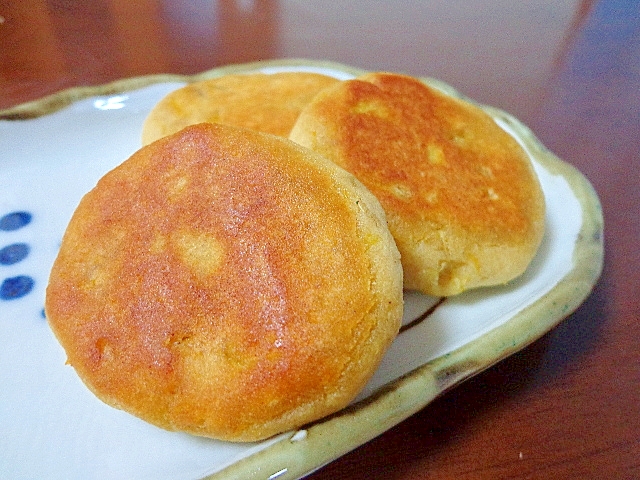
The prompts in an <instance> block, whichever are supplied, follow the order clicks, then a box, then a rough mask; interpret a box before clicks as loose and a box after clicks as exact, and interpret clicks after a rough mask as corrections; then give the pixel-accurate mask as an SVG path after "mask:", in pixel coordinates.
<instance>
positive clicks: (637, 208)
mask: <svg viewBox="0 0 640 480" xmlns="http://www.w3.org/2000/svg"><path fill="white" fill-rule="evenodd" d="M0 17H1V18H0V109H2V108H7V107H10V106H13V105H16V104H19V103H22V102H26V101H29V100H33V99H36V98H39V97H41V96H44V95H47V94H50V93H53V92H56V91H58V90H60V89H64V88H67V87H71V86H77V85H95V84H100V83H105V82H108V81H111V80H114V79H118V78H123V77H129V76H137V75H144V74H149V73H196V72H199V71H203V70H206V69H210V68H213V67H215V66H218V65H223V64H227V63H241V62H246V61H251V60H258V59H269V58H284V57H298V58H300V57H304V58H313V59H327V60H333V61H337V62H342V63H347V64H351V65H353V66H357V67H361V68H365V69H370V70H393V71H401V72H406V73H410V74H415V75H427V76H433V77H436V78H440V79H442V80H444V81H446V82H448V83H450V84H451V85H453V86H455V87H456V88H458V89H459V90H461V91H462V92H463V93H465V94H467V95H469V96H471V97H473V98H475V99H477V100H479V101H481V102H484V103H488V104H491V105H494V106H497V107H500V108H503V109H505V110H507V111H509V112H510V113H512V114H514V115H515V116H517V117H518V118H519V119H520V120H522V121H523V122H524V123H526V124H527V125H529V126H530V127H531V128H532V129H533V130H534V132H535V133H536V134H537V135H538V137H539V138H540V139H541V140H542V142H543V143H544V144H545V145H546V146H547V147H549V148H550V149H551V150H553V151H554V152H555V153H556V154H558V155H559V156H560V157H562V158H563V159H564V160H566V161H567V162H569V163H571V164H573V165H574V166H576V167H577V168H578V169H579V170H580V171H582V172H583V173H584V174H585V175H586V176H587V177H588V178H589V180H590V181H591V182H592V183H593V185H594V187H595V188H596V190H597V192H598V194H599V196H600V199H601V201H602V205H603V209H604V217H605V239H606V240H605V245H606V254H605V255H606V258H605V267H604V272H603V275H602V277H601V279H600V281H599V282H598V284H597V285H596V287H595V289H594V291H593V293H592V294H591V296H590V297H589V298H588V299H587V300H586V301H585V303H584V304H583V305H582V306H581V307H580V308H579V309H578V310H577V311H576V312H575V313H573V314H572V315H570V316H569V317H568V318H567V319H566V320H565V321H564V322H563V323H561V324H560V325H559V326H558V327H557V328H555V329H554V330H552V331H551V332H549V333H548V334H547V335H545V336H544V337H543V338H542V339H540V340H539V341H537V342H535V343H534V344H533V345H531V346H529V347H528V348H526V349H524V350H522V351H521V352H519V353H517V354H515V355H513V356H512V357H510V358H508V359H506V360H504V361H503V362H501V363H500V364H498V365H496V366H495V367H493V368H491V369H489V370H488V371H486V372H484V373H482V374H480V375H478V376H477V377H475V378H473V379H471V380H470V381H468V382H466V383H464V384H463V385H461V386H460V387H458V388H456V389H454V390H453V391H451V392H449V393H447V394H446V395H444V396H443V397H441V398H439V399H438V400H436V401H435V402H434V403H433V404H431V405H429V406H428V407H426V408H425V409H423V410H422V411H420V412H419V413H417V414H416V415H414V416H412V417H411V418H409V419H407V420H406V421H404V422H403V423H401V424H400V425H398V426H397V427H395V428H393V429H391V430H390V431H388V432H386V433H385V434H383V435H382V436H380V437H378V438H376V439H374V440H373V441H371V442H369V443H368V444H366V445H363V446H362V447H360V448H358V449H356V450H355V451H353V452H351V453H350V454H348V455H345V456H344V457H343V458H341V459H339V460H337V461H335V462H333V463H332V464H330V465H328V466H326V467H325V468H323V469H321V470H320V471H318V472H316V473H315V474H313V475H312V476H311V478H313V479H314V480H321V479H347V478H348V479H367V480H370V479H371V478H389V479H403V480H404V479H424V478H438V479H446V478H455V479H457V480H466V479H482V478H505V479H506V478H508V479H531V478H553V479H561V478H562V479H574V478H581V479H585V478H594V479H610V478H616V479H617V478H620V479H634V478H640V347H639V346H638V345H639V341H638V339H640V322H639V319H640V273H639V272H640V253H639V252H640V250H639V241H640V173H638V170H639V169H640V4H639V3H638V2H637V1H633V0H632V1H625V0H609V1H604V0H601V1H577V0H576V1H569V2H556V1H552V0H546V1H542V0H538V1H533V2H512V1H506V0H500V1H489V0H475V1H462V0H456V1H451V2H441V1H430V2H365V1H357V2H348V3H346V4H343V3H341V2H327V1H324V2H277V1H269V0H263V1H260V0H255V1H237V2H230V1H218V2H213V1H212V2H205V1H198V2H189V1H187V0H184V1H178V0H176V1H152V0H143V1H137V2H130V1H128V0H95V1H92V2H73V1H68V0H49V1H43V0H21V1H11V0H0ZM2 155H3V154H0V162H1V161H2Z"/></svg>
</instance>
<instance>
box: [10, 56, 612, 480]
mask: <svg viewBox="0 0 640 480" xmlns="http://www.w3.org/2000/svg"><path fill="white" fill-rule="evenodd" d="M257 70H259V71H263V72H266V73H272V72H277V71H283V70H302V71H315V72H319V73H324V74H327V75H332V76H335V77H337V78H340V79H347V78H352V77H353V76H356V75H358V74H360V73H363V72H361V71H360V70H357V69H354V68H351V67H348V66H345V65H339V64H334V63H328V62H314V61H309V60H288V61H268V62H257V63H252V64H245V65H233V66H228V67H223V68H218V69H214V70H211V71H208V72H204V73H202V74H199V75H194V76H191V77H183V76H174V75H157V76H150V77H140V78H134V79H127V80H122V81H118V82H114V83H112V84H109V85H102V86H98V87H83V88H75V89H70V90H65V91H63V92H60V93H58V94H55V95H52V96H50V97H46V98H44V99H41V100H39V101H35V102H31V103H28V104H23V105H19V106H18V107H15V108H12V109H10V110H5V111H4V112H0V159H1V160H0V252H4V257H3V256H2V253H0V259H2V260H0V283H2V284H3V285H4V287H3V289H4V290H3V294H2V295H3V297H2V298H1V299H0V384H1V385H2V394H1V396H0V431H2V435H1V436H0V452H2V457H3V458H2V471H3V476H5V477H7V478H27V477H28V478H51V479H53V478H61V479H62V478H84V477H92V476H95V475H96V473H97V472H98V475H99V476H100V477H102V478H141V477H144V478H149V477H153V478H158V479H161V478H170V479H178V478H185V479H186V478H189V479H191V478H202V477H208V476H210V477H211V478H249V477H251V478H298V477H300V476H302V475H305V474H307V473H309V472H311V471H313V470H314V469H317V468H319V467H320V466H322V465H324V464H325V463H327V462H330V461H331V460H333V459H335V458H337V457H339V456H340V455H342V454H344V453H346V452H348V451H349V450H352V449H354V448H356V447H357V446H359V445H361V444H363V443H365V442H366V441H368V440H370V439H371V438H373V437H375V436H377V435H379V434H380V433H382V432H384V431H385V430H387V429H388V428H390V427H392V426H394V425H396V424H397V423H399V422H400V421H402V420H403V419H405V418H406V417H408V416H410V415H411V414H413V413H414V412H416V411H418V410H419V409H421V408H423V407H424V406H425V405H427V404H428V403H429V402H430V401H432V400H433V399H434V398H435V397H436V396H438V395H440V394H442V393H443V392H444V391H446V390H447V389H450V388H451V387H453V386H454V385H456V384H458V383H460V382H462V381H463V380H465V379H467V378H469V377H471V376H472V375H474V374H476V373H478V372H480V371H482V370H484V369H486V368H487V367H489V366H491V365H492V364H494V363H496V362H497V361H499V360H500V359H503V358H505V357H507V356H508V355H510V354H512V353H514V352H516V351H518V350H519V349H521V348H523V347H525V346H526V345H528V344H529V343H531V342H532V341H534V340H535V339H537V338H539V337H540V336H542V335H543V334H544V333H545V332H547V331H548V330H549V329H551V328H552V327H553V326H555V325H556V324H557V323H558V322H560V321H561V320H562V319H563V318H564V317H566V316H567V315H569V314H570V313H571V312H572V311H573V310H575V309H576V308H577V307H578V305H579V304H580V303H581V302H582V301H583V300H584V299H585V298H586V296H587V295H588V294H589V292H590V291H591V289H592V287H593V285H594V283H595V282H596V280H597V278H598V277H599V275H600V273H601V269H602V261H603V243H602V235H603V231H602V229H603V226H602V225H603V224H602V213H601V209H600V204H599V200H598V198H597V196H596V194H595V192H594V190H593V188H592V187H591V185H590V184H589V183H588V181H587V180H586V179H585V178H584V177H583V176H582V175H581V174H580V173H579V172H578V171H576V170H575V169H574V168H573V167H571V166H570V165H568V164H566V163H564V162H563V161H561V160H560V159H558V158H557V157H555V156H554V155H553V154H552V153H550V152H549V151H548V150H546V149H545V148H544V146H542V145H541V143H540V142H539V141H538V140H537V139H536V138H535V136H534V135H533V134H532V132H531V131H530V130H529V129H528V128H527V127H526V126H524V125H523V124H522V123H520V122H519V121H518V120H517V119H515V118H513V117H512V116H511V115H509V114H507V113H505V112H502V111H500V110H497V109H494V108H491V107H487V106H481V107H482V108H484V109H485V111H487V112H488V113H489V114H490V115H491V116H493V118H494V119H495V121H496V122H497V123H498V124H499V125H500V126H502V127H503V128H504V129H505V130H506V131H507V132H509V133H510V134H511V135H512V136H513V137H514V138H516V139H517V140H518V141H519V142H520V144H521V145H522V146H523V147H524V148H525V149H526V151H527V152H528V154H529V155H530V157H531V159H532V162H533V165H534V167H535V171H536V172H537V174H538V176H539V179H540V182H541V184H542V188H543V191H544V195H545V199H546V204H547V214H546V215H547V216H546V234H545V237H544V239H543V242H542V245H541V247H540V249H539V251H538V253H537V255H536V257H535V259H534V261H533V262H532V264H531V265H530V267H529V269H528V270H527V271H526V273H525V274H524V275H523V276H522V277H520V278H518V279H517V280H515V281H513V282H511V283H509V284H507V285H504V286H501V287H495V288H484V289H478V290H474V291H469V292H467V293H464V294H462V295H459V296H456V297H451V298H448V299H447V300H446V301H444V302H443V303H439V304H437V306H436V308H435V309H434V310H433V311H430V309H431V307H432V306H434V305H436V302H437V300H438V299H435V298H431V297H427V296H425V295H421V294H417V293H414V292H407V293H406V294H405V302H406V305H405V316H404V325H405V328H404V329H403V330H402V332H401V333H400V334H399V335H398V337H397V339H396V340H395V342H394V343H393V345H392V347H391V349H390V350H389V351H388V353H387V355H386V356H385V358H384V360H383V362H382V364H381V366H380V368H379V370H378V371H377V373H376V374H375V376H374V377H373V379H372V380H371V381H370V382H369V384H368V385H367V386H366V388H365V390H364V391H363V392H362V393H361V395H360V396H359V397H358V399H357V400H356V401H355V402H354V403H353V404H352V405H351V406H349V407H348V408H347V409H345V410H343V411H341V412H339V413H337V414H335V415H333V416H331V417H330V418H327V419H323V420H321V421H318V422H316V423H315V424H313V425H309V426H307V428H305V429H303V430H299V431H296V432H289V433H286V434H283V435H279V436H277V437H275V438H273V439H270V440H268V441H264V442H259V443H254V444H231V443H225V442H219V441H215V440H210V439H205V438H199V437H193V436H189V435H186V434H181V433H172V432H166V431H164V430H161V429H158V428H156V427H154V426H152V425H148V424H146V423H145V422H143V421H141V420H138V419H137V418H135V417H133V416H131V415H129V414H127V413H124V412H121V411H119V410H115V409H113V408H111V407H108V406H107V405H105V404H103V403H102V402H101V401H99V400H98V399H97V398H96V397H94V396H93V394H91V393H90V392H89V391H88V390H87V388H86V387H85V386H84V385H83V384H82V383H81V382H80V380H79V379H78V377H77V376H76V374H75V372H74V370H73V369H72V368H71V367H69V366H66V365H65V355H64V352H63V350H62V348H61V347H60V345H59V344H58V342H57V341H56V340H55V338H54V337H53V335H52V333H51V331H50V330H49V328H48V326H47V323H46V320H45V318H44V315H43V302H44V292H45V287H46V284H47V279H48V274H49V270H50V268H51V265H52V263H53V260H54V258H55V256H56V254H57V249H58V247H59V243H60V240H61V238H62V234H63V232H64V230H65V228H66V225H67V222H68V221H69V219H70V217H71V214H72V213H73V211H74V209H75V207H76V205H77V204H78V202H79V200H80V198H81V196H82V195H83V194H84V193H85V192H87V191H88V190H89V189H91V188H92V187H93V186H94V185H95V183H96V182H97V180H98V179H99V178H100V177H101V176H102V175H103V174H104V173H106V172H107V171H108V170H110V169H111V168H113V167H115V166H116V165H118V164H119V163H121V162H122V161H123V160H125V159H126V158H128V157H129V156H130V155H131V154H132V153H133V152H134V151H135V150H137V149H138V148H140V132H141V127H142V122H143V120H144V119H145V117H146V115H147V114H148V112H149V111H150V110H151V108H152V107H153V106H154V105H155V104H156V102H158V101H159V100H160V99H161V98H162V97H163V96H164V95H166V94H167V93H168V92H170V91H171V90H174V89H175V88H178V87H180V86H182V85H184V84H185V83H186V82H189V81H195V80H201V79H204V78H211V77H215V76H220V75H225V74H229V73H245V72H247V73H248V72H252V71H257ZM424 81H425V82H427V83H428V84H430V85H433V86H435V87H437V88H439V89H441V90H443V91H444V92H445V93H447V94H449V95H452V96H456V97H461V95H460V94H459V93H457V92H456V91H455V90H453V89H452V88H451V87H449V86H447V85H446V84H443V83H441V82H438V81H436V80H434V79H426V78H425V79H424ZM467 100H469V99H467ZM16 245H18V246H17V247H16ZM6 247H11V248H8V249H6ZM2 249H5V250H2ZM425 312H428V314H425Z"/></svg>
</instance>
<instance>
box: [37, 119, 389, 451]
mask: <svg viewBox="0 0 640 480" xmlns="http://www.w3.org/2000/svg"><path fill="white" fill-rule="evenodd" d="M46 312H47V317H48V319H49V322H50V324H51V327H52V329H53V331H54V332H55V334H56V336H57V338H58V339H59V340H60V342H61V344H62V345H63V346H64V348H65V350H66V352H67V355H68V362H69V363H70V364H71V365H72V366H73V367H74V368H75V369H76V370H77V372H78V374H79V376H80V377H81V378H82V379H83V380H84V381H85V383H86V384H87V385H88V386H89V388H91V390H93V391H94V393H95V394H96V395H97V396H98V397H100V398H101V399H103V400H104V401H105V402H106V403H109V404H111V405H113V406H116V407H118V408H122V409H124V410H127V411H129V412H131V413H133V414H135V415H137V416H139V417H141V418H143V419H145V420H147V421H149V422H152V423H154V424H156V425H159V426H161V427H163V428H167V429H171V430H182V431H186V432H190V433H193V434H197V435H203V436H209V437H214V438H221V439H227V440H256V439H260V438H263V437H267V436H270V435H273V434H275V433H278V432H280V431H283V430H287V429H291V428H295V427H297V426H300V425H302V424H304V423H306V422H309V421H312V420H314V419H317V418H319V417H321V416H324V415H327V414H329V413H331V412H333V411H335V410H337V409H339V408H342V407H344V406H345V405H346V403H348V402H349V401H350V400H351V399H352V398H353V397H354V396H355V395H356V394H357V392H358V391H359V390H360V389H361V388H362V387H363V386H364V384H365V382H366V381H367V380H368V378H369V377H370V376H371V374H372V373H373V371H374V370H375V368H376V366H377V364H378V362H379V361H380V359H381V357H382V355H383V353H384V351H385V350H386V348H387V347H388V345H389V344H390V343H391V341H392V339H393V338H394V336H395V335H396V333H397V331H398V328H399V324H400V319H401V315H402V271H401V267H400V262H399V255H398V251H397V249H396V247H395V244H394V242H393V239H392V237H391V235H390V234H389V232H388V229H387V227H386V225H385V219H384V214H383V212H382V209H381V208H380V206H379V204H378V202H377V201H376V200H375V198H374V197H373V196H371V194H370V193H369V192H368V191H367V190H366V189H365V188H364V187H362V185H361V184H360V183H359V182H358V181H357V180H355V178H354V177H352V176H351V175H350V174H348V173H346V172H344V171H343V170H342V169H339V168H337V167H336V166H335V165H334V164H332V163H331V162H329V161H327V160H325V159H323V158H321V157H319V156H316V155H315V154H313V153H312V152H309V151H306V150H305V149H302V148H300V147H299V146H297V145H295V144H294V143H292V142H289V141H288V140H286V139H282V138H278V137H275V136H271V135H263V134H260V133H257V132H251V131H248V130H246V131H245V130H241V129H235V128H231V127H225V126H221V125H213V124H200V125H195V126H191V127H188V128H186V129H184V130H182V131H181V132H180V133H178V134H176V135H173V136H170V137H166V138H164V139H162V140H159V141H157V142H155V143H153V144H151V145H149V146H147V147H143V148H142V149H141V150H139V151H138V152H137V153H135V154H134V155H133V156H132V157H131V158H130V159H128V160H127V161H125V162H124V163H123V164H122V165H121V166H119V167H117V168H116V169H114V170H113V171H111V172H110V173H108V174H107V175H105V176H104V177H103V178H102V179H101V180H100V182H99V183H98V185H97V186H96V187H95V188H94V189H93V190H92V191H91V192H89V193H88V194H87V195H86V196H85V197H84V198H83V200H82V201H81V203H80V205H79V206H78V208H77V210H76V212H75V213H74V216H73V218H72V220H71V222H70V224H69V226H68V229H67V231H66V233H65V236H64V239H63V242H62V246H61V249H60V253H59V256H58V258H57V259H56V261H55V264H54V267H53V269H52V272H51V277H50V283H49V286H48V288H47V297H46Z"/></svg>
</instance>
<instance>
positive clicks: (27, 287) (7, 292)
mask: <svg viewBox="0 0 640 480" xmlns="http://www.w3.org/2000/svg"><path fill="white" fill-rule="evenodd" d="M30 222H31V214H30V213H29V212H12V213H8V214H6V215H5V216H3V217H0V231H5V232H10V231H12V230H18V229H20V228H22V227H24V226H26V225H28V224H29V223H30ZM29 250H30V248H29V245H27V244H26V243H12V244H11V245H7V246H5V247H3V248H0V266H1V265H13V264H14V263H18V262H20V261H22V260H24V259H25V258H26V257H27V256H28V255H29ZM34 284H35V281H34V280H33V278H31V277H29V276H27V275H18V276H15V277H9V278H5V279H4V280H3V281H2V283H1V284H0V300H13V299H16V298H20V297H24V296H25V295H26V294H28V293H29V292H30V291H31V290H33V285H34Z"/></svg>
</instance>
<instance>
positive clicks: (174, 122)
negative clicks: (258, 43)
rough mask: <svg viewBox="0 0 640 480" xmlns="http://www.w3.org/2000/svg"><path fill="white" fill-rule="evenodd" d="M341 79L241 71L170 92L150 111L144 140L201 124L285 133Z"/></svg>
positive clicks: (150, 139) (289, 73)
mask: <svg viewBox="0 0 640 480" xmlns="http://www.w3.org/2000/svg"><path fill="white" fill-rule="evenodd" d="M337 81H338V80H336V79H335V78H332V77H328V76H325V75H320V74H316V73H308V72H283V73H274V74H262V73H252V74H244V75H241V74H238V75H225V76H223V77H219V78H214V79H211V80H204V81H201V82H195V83H191V84H188V85H186V86H185V87H182V88H180V89H178V90H175V91H173V92H171V93H169V94H168V95H167V96H166V97H164V98H163V99H162V100H161V101H160V102H158V104H157V105H156V106H155V107H154V108H153V110H152V111H151V112H150V113H149V115H148V117H147V118H146V119H145V122H144V125H143V129H142V143H143V144H144V145H146V144H148V143H151V142H152V141H154V140H157V139H158V138H161V137H164V136H165V135H169V134H171V133H175V132H177V131H178V130H181V129H182V128H184V127H186V126H187V125H193V124H195V123H201V122H214V123H224V124H227V125H235V126H238V127H244V128H250V129H253V130H258V131H261V132H265V133H272V134H274V135H280V136H284V137H286V136H287V135H289V131H290V130H291V127H293V124H294V123H295V121H296V118H297V117H298V114H299V113H300V110H302V108H303V107H304V106H305V105H306V104H307V103H309V101H310V100H311V99H312V98H313V97H314V96H315V95H316V93H318V92H319V91H320V90H322V89H323V88H325V87H327V86H329V85H332V84H334V83H336V82H337Z"/></svg>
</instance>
